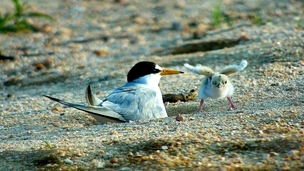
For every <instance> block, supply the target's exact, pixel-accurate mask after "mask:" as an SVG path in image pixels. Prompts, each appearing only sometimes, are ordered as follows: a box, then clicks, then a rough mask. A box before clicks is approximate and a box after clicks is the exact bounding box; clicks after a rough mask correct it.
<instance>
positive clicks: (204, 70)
mask: <svg viewBox="0 0 304 171" xmlns="http://www.w3.org/2000/svg"><path fill="white" fill-rule="evenodd" d="M184 66H185V68H186V69H188V70H189V71H191V72H193V73H195V74H199V75H205V76H207V77H210V76H212V75H213V74H214V71H213V70H212V69H211V68H209V67H206V66H201V65H197V66H195V67H194V66H192V65H189V64H187V63H186V64H184Z"/></svg>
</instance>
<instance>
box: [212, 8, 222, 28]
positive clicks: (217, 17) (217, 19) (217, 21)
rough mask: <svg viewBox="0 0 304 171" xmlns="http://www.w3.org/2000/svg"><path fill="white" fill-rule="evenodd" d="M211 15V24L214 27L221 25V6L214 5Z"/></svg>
mask: <svg viewBox="0 0 304 171" xmlns="http://www.w3.org/2000/svg"><path fill="white" fill-rule="evenodd" d="M212 14H213V24H214V25H215V26H216V27H219V26H220V25H221V19H222V13H221V6H220V4H218V5H216V6H215V7H214V9H213V11H212Z"/></svg>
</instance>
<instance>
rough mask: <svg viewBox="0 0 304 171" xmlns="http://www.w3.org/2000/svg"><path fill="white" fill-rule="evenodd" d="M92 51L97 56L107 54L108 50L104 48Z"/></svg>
mask: <svg viewBox="0 0 304 171" xmlns="http://www.w3.org/2000/svg"><path fill="white" fill-rule="evenodd" d="M94 53H95V54H96V55H97V56H106V55H108V54H109V52H108V51H106V50H94Z"/></svg>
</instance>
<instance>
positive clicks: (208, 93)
mask: <svg viewBox="0 0 304 171" xmlns="http://www.w3.org/2000/svg"><path fill="white" fill-rule="evenodd" d="M184 66H185V68H187V70H189V71H191V72H193V73H195V74H199V75H204V76H205V77H204V78H203V80H202V84H201V86H200V88H199V94H198V96H199V98H200V99H201V101H200V106H199V109H198V112H202V108H203V104H204V102H205V101H206V100H207V99H208V98H212V99H222V98H227V99H228V101H229V103H230V107H231V108H236V106H235V105H234V104H233V102H232V100H231V97H232V96H233V93H234V87H233V85H232V83H231V81H230V80H229V77H228V75H230V74H234V73H236V72H239V71H242V70H243V69H245V68H246V66H247V61H246V60H242V61H241V63H240V64H239V65H229V66H226V67H224V68H223V69H222V70H221V71H220V72H219V73H217V72H214V71H213V70H212V69H211V68H209V67H206V66H202V65H197V66H195V67H194V66H192V65H189V64H184Z"/></svg>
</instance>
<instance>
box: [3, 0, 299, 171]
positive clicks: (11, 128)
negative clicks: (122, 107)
mask: <svg viewBox="0 0 304 171" xmlns="http://www.w3.org/2000/svg"><path fill="white" fill-rule="evenodd" d="M1 3H2V4H1V7H0V11H1V12H2V14H3V13H5V11H7V10H9V9H12V4H11V2H10V1H8V0H6V1H4V2H1ZM28 3H29V4H31V5H32V6H33V10H37V11H44V12H45V13H47V14H50V15H52V16H54V17H55V18H56V22H54V23H50V24H49V25H44V26H43V24H44V23H47V22H48V21H41V20H34V19H33V20H32V22H34V23H36V24H37V25H40V26H42V31H43V32H37V33H18V34H1V35H0V42H1V44H0V47H1V49H2V53H3V54H7V55H10V56H16V57H17V59H16V60H14V61H1V63H0V68H1V69H0V89H1V91H0V97H1V99H0V132H1V133H0V170H98V169H100V170H304V164H303V163H304V107H303V105H304V69H303V68H304V39H303V38H304V31H303V28H304V24H303V23H304V18H303V17H304V16H303V9H304V3H303V2H302V1H300V0H290V1H289V0H282V1H275V0H265V1H257V2H254V3H253V1H249V0H247V1H229V0H225V1H223V4H222V6H221V7H222V11H223V16H230V17H231V19H230V21H231V26H229V25H228V24H227V22H225V21H222V26H221V27H217V28H216V27H211V24H210V23H212V21H213V17H212V10H213V9H214V7H215V6H216V5H217V3H216V2H214V1H211V0H210V1H186V0H184V1H169V0H168V1H148V2H146V1H128V0H122V1H97V0H96V1H95V0H87V1H81V0H73V1H60V0H55V1H43V2H41V1H40V0H32V1H28ZM259 21H260V22H259ZM173 22H175V24H172V23H173ZM189 23H191V24H190V26H189ZM244 23H245V24H244ZM240 25H241V26H240ZM194 33H195V35H199V37H200V39H199V40H196V41H202V40H203V41H205V42H210V43H211V42H218V41H224V42H225V41H226V42H227V45H225V46H227V47H226V48H220V49H217V50H214V49H213V50H210V51H205V52H189V53H187V54H176V55H169V54H168V55H166V54H167V53H168V52H170V50H172V49H174V47H183V45H184V44H186V43H189V42H190V43H192V41H194V40H191V38H192V35H193V34H194ZM238 37H241V40H240V41H239V42H237V44H234V43H233V41H231V40H234V39H236V38H238ZM230 41H231V42H232V43H229V42H230ZM212 48H213V47H212ZM159 52H161V53H159ZM159 54H162V55H159ZM242 59H246V60H247V61H248V67H247V68H246V69H245V70H244V71H242V72H241V73H239V74H237V75H234V76H231V79H232V82H233V84H234V86H235V89H236V90H235V97H234V99H233V100H234V102H235V104H236V105H237V106H238V109H236V110H229V109H228V107H229V105H228V104H229V103H228V101H227V100H226V99H224V100H208V101H207V102H206V104H205V106H204V108H203V110H204V111H203V113H195V111H196V110H197V107H198V105H199V99H195V100H193V101H188V102H177V103H166V109H167V112H168V114H169V115H170V117H168V118H165V119H157V120H151V121H135V122H131V123H124V124H105V125H97V123H96V121H95V120H94V119H93V118H92V117H91V116H89V115H88V114H86V113H84V112H81V111H77V110H75V109H71V108H66V107H64V106H62V105H60V104H58V103H55V102H52V101H50V100H48V99H46V98H43V97H42V95H44V94H47V95H51V96H54V97H58V98H61V99H65V100H67V101H70V102H78V103H84V90H85V88H86V86H87V85H88V84H91V85H92V87H93V91H95V92H98V96H99V97H100V98H102V97H105V96H106V95H107V94H108V93H110V92H111V90H112V89H113V88H115V87H117V86H121V85H122V84H124V83H125V81H126V73H127V72H128V70H129V69H130V67H131V66H132V65H134V64H135V63H136V62H138V61H140V60H149V61H154V62H156V63H158V64H159V65H160V66H163V67H168V68H174V69H179V70H185V68H184V67H183V64H184V63H185V62H187V63H190V64H197V63H200V64H203V65H206V66H210V67H212V68H214V69H215V70H219V69H220V68H221V67H223V66H225V65H228V64H238V63H239V62H240V61H241V60H242ZM201 79H202V77H201V76H197V75H194V74H192V73H185V74H183V75H176V76H166V77H163V78H162V80H161V89H162V92H163V93H164V94H167V93H185V92H188V91H189V90H191V89H193V88H197V87H198V86H199V85H200V82H201ZM177 114H181V115H182V116H183V118H184V121H182V122H178V121H176V119H175V116H176V115H177Z"/></svg>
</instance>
